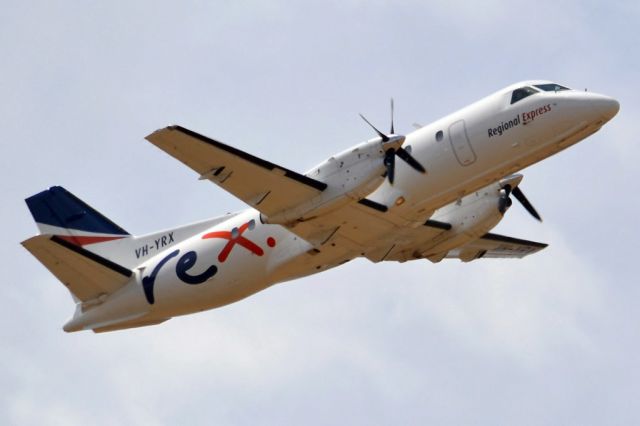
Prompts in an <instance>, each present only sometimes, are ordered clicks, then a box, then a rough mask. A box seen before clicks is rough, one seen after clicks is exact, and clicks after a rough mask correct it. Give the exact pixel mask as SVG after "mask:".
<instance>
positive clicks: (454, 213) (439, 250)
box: [421, 175, 522, 262]
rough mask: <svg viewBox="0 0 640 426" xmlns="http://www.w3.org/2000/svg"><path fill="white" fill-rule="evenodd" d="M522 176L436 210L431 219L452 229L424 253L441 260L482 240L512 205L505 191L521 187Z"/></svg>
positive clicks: (504, 180)
mask: <svg viewBox="0 0 640 426" xmlns="http://www.w3.org/2000/svg"><path fill="white" fill-rule="evenodd" d="M521 180H522V175H512V176H508V177H507V178H505V179H502V180H501V181H500V182H496V183H493V184H491V185H488V186H486V187H484V188H482V189H480V190H478V191H476V192H474V193H472V194H469V195H467V196H465V197H462V198H460V199H459V200H457V201H455V202H453V203H451V204H448V205H446V206H444V207H442V208H440V209H438V210H436V211H435V213H434V214H433V216H432V217H431V219H433V220H437V221H439V222H445V223H449V224H451V229H450V230H449V231H447V232H445V233H443V234H441V235H440V236H439V237H437V238H436V239H435V240H434V244H433V245H432V246H431V247H429V248H428V249H427V250H423V252H422V253H421V254H422V256H423V257H426V258H428V259H429V260H432V261H435V262H437V261H440V260H442V258H444V256H446V254H447V252H448V251H449V250H452V249H454V248H456V247H460V246H461V245H464V244H466V243H468V242H471V241H473V240H476V239H478V238H480V237H482V236H483V235H484V234H486V233H487V232H489V231H490V230H491V229H493V228H494V227H495V226H496V225H497V224H498V223H499V222H500V221H501V220H502V218H503V215H504V213H505V212H506V210H508V209H509V207H510V206H511V202H510V200H509V199H508V195H507V194H506V193H505V190H504V189H503V188H504V187H505V186H506V185H510V186H511V187H512V188H515V187H516V186H518V184H519V183H520V181H521Z"/></svg>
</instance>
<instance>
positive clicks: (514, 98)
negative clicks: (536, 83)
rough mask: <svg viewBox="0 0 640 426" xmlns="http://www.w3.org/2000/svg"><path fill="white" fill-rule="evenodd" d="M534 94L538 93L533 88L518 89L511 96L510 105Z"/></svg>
mask: <svg viewBox="0 0 640 426" xmlns="http://www.w3.org/2000/svg"><path fill="white" fill-rule="evenodd" d="M535 93H538V91H537V90H536V89H534V88H533V87H529V86H525V87H521V88H519V89H516V90H514V91H513V93H512V94H511V104H512V105H513V104H515V103H516V102H518V101H519V100H521V99H524V98H526V97H527V96H531V95H533V94H535Z"/></svg>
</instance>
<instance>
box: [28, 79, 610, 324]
mask: <svg viewBox="0 0 640 426" xmlns="http://www.w3.org/2000/svg"><path fill="white" fill-rule="evenodd" d="M618 109H619V105H618V102H617V101H615V100H614V99H612V98H609V97H606V96H602V95H597V94H593V93H587V92H580V91H574V90H570V89H566V88H565V87H562V86H559V85H556V84H555V83H552V82H549V81H526V82H522V83H518V84H514V85H512V86H509V87H507V88H505V89H502V90H500V91H498V92H496V93H494V94H492V95H490V96H488V97H486V98H484V99H482V100H480V101H478V102H476V103H474V104H471V105H469V106H468V107H466V108H464V109H462V110H460V111H457V112H455V113H453V114H451V115H449V116H447V117H444V118H442V119H440V120H438V121H436V122H434V123H432V124H430V125H428V126H424V127H421V128H419V129H418V130H416V131H414V132H412V133H410V134H408V135H406V136H402V135H395V134H393V126H392V131H391V134H390V135H385V134H383V133H380V132H378V133H379V137H377V138H374V139H371V140H369V141H367V142H364V143H361V144H359V145H356V146H354V147H352V148H350V149H348V150H345V151H344V152H342V153H340V154H337V155H335V156H333V157H331V158H330V159H328V160H327V161H324V162H322V163H321V164H319V165H318V166H316V167H314V168H312V169H311V170H309V171H308V172H307V173H306V174H305V175H302V174H298V173H296V172H294V171H291V170H288V169H286V168H284V167H280V166H277V165H275V164H272V163H269V162H268V161H265V160H262V159H259V158H257V157H254V156H252V155H250V154H247V153H245V152H242V151H239V150H237V149H235V148H232V147H229V146H227V145H224V144H222V143H220V142H218V141H215V140H213V139H209V138H206V137H204V136H202V135H199V134H197V133H195V132H192V131H190V130H187V129H184V128H182V127H179V126H172V127H168V128H165V129H161V130H158V131H157V132H154V133H153V134H151V135H149V136H148V137H147V139H148V140H149V141H150V142H151V143H153V144H154V145H156V146H158V147H159V148H161V149H163V150H164V151H166V152H167V153H168V154H169V155H172V156H174V157H175V158H177V159H178V160H180V161H182V162H183V163H184V164H186V165H187V166H189V167H190V168H192V169H194V170H195V171H196V172H197V173H198V175H199V176H200V178H201V179H207V180H210V181H211V182H213V183H215V184H217V185H219V186H221V187H222V188H223V189H225V190H227V191H229V192H231V193H232V194H234V195H236V196H237V197H239V198H240V199H242V200H244V201H245V202H246V203H247V204H249V205H250V206H251V208H249V209H248V210H245V211H243V212H240V213H237V214H233V215H228V216H223V217H219V218H214V219H210V220H207V221H203V222H200V223H196V224H192V225H187V226H183V227H179V228H176V229H172V230H167V231H161V232H158V233H154V234H150V235H146V236H138V237H137V236H132V235H129V234H128V233H126V231H124V230H122V229H121V228H119V227H117V225H115V224H113V223H111V222H110V221H108V219H106V218H104V217H103V216H102V215H100V214H99V213H97V212H95V211H93V210H92V209H91V208H90V207H89V206H87V205H86V204H84V203H83V202H82V201H79V200H77V199H76V198H75V197H73V196H72V195H66V194H67V193H66V191H64V190H63V189H61V188H58V189H56V191H55V194H54V193H53V192H51V193H47V191H44V192H43V193H41V194H38V195H36V196H34V197H31V198H30V199H27V203H28V204H29V207H30V209H31V211H32V214H33V215H34V218H35V219H36V221H37V222H38V226H39V227H40V232H41V234H40V235H38V236H36V237H33V238H30V239H28V240H26V241H24V242H23V245H24V246H25V247H26V248H27V249H28V250H29V251H31V253H33V254H34V256H36V257H37V258H38V259H39V260H40V261H41V262H42V263H43V264H44V265H45V266H46V267H47V268H48V269H49V270H51V272H52V273H54V275H56V277H58V278H59V279H60V280H61V281H62V282H63V283H64V284H65V285H67V287H68V288H69V290H70V291H71V293H72V295H73V296H74V300H75V302H76V311H75V314H74V316H73V317H72V318H71V319H70V320H69V322H68V323H67V324H66V325H65V326H64V330H65V331H78V330H88V329H90V330H94V331H96V332H103V331H112V330H119V329H125V328H131V327H139V326H145V325H152V324H158V323H160V322H163V321H165V320H167V319H170V318H172V317H174V316H179V315H185V314H190V313H194V312H199V311H203V310H207V309H212V308H216V307H219V306H223V305H226V304H229V303H233V302H235V301H238V300H241V299H243V298H245V297H247V296H250V295H251V294H254V293H256V292H258V291H261V290H263V289H265V288H267V287H269V286H271V285H273V284H275V283H279V282H283V281H287V280H292V279H295V278H299V277H302V276H305V275H310V274H313V273H317V272H321V271H324V270H326V269H329V268H332V267H335V266H338V265H340V264H342V263H345V262H347V261H349V260H351V259H353V258H356V257H366V258H368V259H369V260H371V261H373V262H379V261H400V262H404V261H407V260H413V259H428V260H430V261H432V262H439V261H440V260H442V259H444V258H458V259H461V260H462V261H465V262H468V261H472V260H475V259H478V258H482V257H487V258H488V257H503V258H509V257H517V258H521V257H523V256H526V255H528V254H531V253H535V252H537V251H539V250H541V249H543V248H544V247H546V245H545V244H541V243H536V242H532V241H525V240H519V239H515V238H511V237H505V236H500V235H496V234H491V233H489V231H490V230H491V229H492V228H493V227H494V226H496V225H497V224H498V222H500V220H501V219H502V218H503V216H504V213H505V212H506V211H507V209H508V208H509V206H510V205H511V198H510V196H511V195H513V196H515V197H516V198H517V199H518V200H520V201H521V202H523V203H524V204H525V205H526V207H527V209H528V210H529V211H530V212H531V213H532V214H534V215H537V213H536V212H535V210H534V209H533V207H532V206H530V205H529V203H528V201H527V200H526V198H525V197H524V195H523V194H522V192H521V191H520V189H519V188H518V185H519V184H520V181H521V180H522V176H521V175H518V174H515V175H514V174H513V173H515V172H517V171H518V170H521V169H523V168H525V167H527V166H529V165H531V164H533V163H535V162H537V161H540V160H542V159H544V158H547V157H549V156H551V155H553V154H555V153H557V152H559V151H561V150H563V149H565V148H567V147H569V146H571V145H573V144H575V143H577V142H579V141H581V140H582V139H584V138H585V137H587V136H589V135H591V134H592V133H594V132H596V131H597V130H599V129H600V127H601V126H602V125H603V124H604V123H606V122H607V121H609V120H610V119H611V118H613V117H614V116H615V114H616V113H617V112H618ZM400 151H404V152H400ZM409 157H410V158H409ZM412 162H413V163H414V164H412ZM389 163H393V164H391V165H390V164H389ZM415 163H418V164H415ZM418 166H423V167H424V169H426V170H423V171H425V172H424V173H421V172H420V171H421V170H420V169H421V167H418ZM391 180H393V183H392V182H391ZM48 191H53V188H52V189H51V190H48ZM56 194H57V195H56ZM60 194H62V195H60ZM55 197H58V198H55ZM71 197H73V200H75V201H73V200H72V201H71V204H69V205H72V207H69V206H68V205H67V204H64V203H67V198H68V199H69V200H71V199H72V198H71ZM54 198H55V199H54ZM61 198H62V201H64V203H62V204H60V203H61V201H59V200H60V199H61ZM36 201H37V203H41V204H37V205H36ZM74 203H75V204H74ZM42 206H44V207H42ZM59 206H63V207H59ZM64 206H66V207H64ZM60 209H61V210H60ZM65 209H66V210H65ZM69 209H71V210H69ZM69 212H72V213H74V214H72V215H70V214H69ZM85 219H86V221H85ZM89 219H91V221H93V222H91V221H89ZM74 221H76V222H77V223H81V222H82V221H85V222H82V224H83V225H82V227H80V226H79V225H78V227H75V226H76V225H74V223H76V222H74ZM78 221H80V222H78ZM96 221H97V222H96ZM44 222H47V223H44ZM94 222H95V223H97V224H98V225H95V223H94ZM94 226H97V228H96V229H99V230H102V231H103V232H94V231H93V228H92V227H94ZM78 228H79V229H78ZM110 229H115V231H110ZM120 231H121V232H120ZM114 232H115V233H114ZM74 236H79V237H84V238H85V239H84V240H83V239H82V238H79V239H73V238H72V237H74ZM110 237H113V238H111V240H109V238H110ZM92 238H93V239H92ZM100 238H102V239H103V240H100ZM83 241H84V242H85V243H83ZM87 241H88V242H87Z"/></svg>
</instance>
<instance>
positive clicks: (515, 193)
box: [511, 186, 542, 222]
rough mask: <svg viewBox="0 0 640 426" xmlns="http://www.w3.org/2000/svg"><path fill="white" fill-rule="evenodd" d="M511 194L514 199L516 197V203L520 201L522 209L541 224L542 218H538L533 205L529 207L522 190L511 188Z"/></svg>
mask: <svg viewBox="0 0 640 426" xmlns="http://www.w3.org/2000/svg"><path fill="white" fill-rule="evenodd" d="M511 193H512V194H513V196H514V197H516V199H517V200H518V201H520V204H522V207H524V208H525V209H526V210H527V211H528V212H529V214H530V215H531V216H533V217H535V218H536V219H538V220H539V221H540V222H542V218H541V217H540V215H539V214H538V212H537V211H536V209H535V208H534V207H533V205H531V203H530V202H529V200H527V197H525V196H524V192H522V190H521V189H520V188H519V187H517V186H516V187H515V188H513V190H512V191H511Z"/></svg>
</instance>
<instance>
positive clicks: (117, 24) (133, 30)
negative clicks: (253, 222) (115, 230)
mask: <svg viewBox="0 0 640 426" xmlns="http://www.w3.org/2000/svg"><path fill="white" fill-rule="evenodd" d="M227 3H229V4H227ZM639 26H640V5H639V3H638V2H637V1H620V2H614V3H611V2H593V1H592V2H584V1H560V2H557V1H553V2H552V1H546V0H543V1H538V2H531V1H526V2H518V1H501V0H490V1H485V2H482V5H479V4H478V5H469V3H468V2H461V1H444V0H439V1H433V2H420V1H408V2H386V1H357V0H352V1H348V0H347V1H340V2H337V1H325V2H293V1H291V2H288V1H274V2H267V1H264V2H262V1H260V2H258V1H238V2H219V4H217V5H216V4H215V3H214V2H203V1H191V2H189V1H187V2H179V3H177V2H176V3H169V2H157V1H153V2H152V1H113V2H98V1H84V2H63V1H42V2H29V1H26V2H2V12H1V13H0V54H1V55H2V63H3V66H2V73H1V74H0V75H1V77H2V78H0V95H1V98H0V99H2V101H1V102H0V124H1V125H2V126H1V129H2V132H3V135H2V140H3V142H2V143H3V147H4V151H5V152H4V154H3V155H2V156H0V170H1V173H2V179H1V180H0V182H1V183H0V185H1V186H0V188H1V189H2V194H3V196H4V201H3V203H2V209H1V210H0V217H1V218H2V222H3V223H5V226H6V227H7V230H6V231H5V234H6V235H5V237H4V239H3V243H2V244H0V258H1V259H2V263H1V264H0V265H1V266H2V269H3V271H4V274H5V279H4V280H2V281H3V284H2V286H0V300H2V302H1V303H2V305H0V306H1V309H0V321H1V323H2V326H1V327H0V338H1V339H2V341H3V344H2V346H1V349H0V361H1V362H0V365H2V367H0V391H1V392H0V394H1V396H0V423H1V424H3V425H4V424H20V425H30V424H33V425H36V424H37V425H41V424H60V425H68V424H88V423H90V424H97V425H111V424H151V425H155V424H176V423H181V424H184V423H188V424H216V425H224V424H230V425H235V424H247V425H254V424H283V423H292V424H424V423H433V424H487V425H496V424H505V425H511V424H525V425H526V424H580V425H585V424H633V423H638V422H639V421H640V409H639V408H638V405H637V395H638V394H640V385H638V382H639V381H640V365H639V362H638V357H637V356H636V354H637V353H638V351H640V332H639V331H638V324H639V323H640V314H639V313H638V310H637V303H638V300H639V298H640V290H639V289H638V285H637V284H638V278H637V271H636V268H635V264H636V263H637V260H636V252H637V249H636V245H637V238H638V235H639V232H638V225H637V217H638V212H639V210H640V202H639V201H638V197H637V195H636V193H637V189H636V183H637V182H638V180H639V178H640V176H639V173H638V169H637V168H638V166H637V164H638V158H640V155H639V154H640V149H639V148H638V141H637V137H636V134H637V117H638V116H639V113H640V103H639V102H638V100H637V97H638V92H639V90H638V89H639V88H640V84H638V76H639V75H640V56H639V54H638V41H639V40H638V28H639ZM530 78H541V79H551V80H555V81H558V82H559V83H561V84H565V85H568V86H571V87H575V88H579V89H583V88H585V87H586V88H588V89H589V90H591V91H595V92H600V93H605V94H608V95H611V96H613V97H615V98H617V99H618V100H619V101H620V103H621V111H620V113H619V115H618V116H617V117H616V118H615V119H614V120H613V121H612V122H611V123H609V124H608V125H606V126H605V127H604V128H603V129H602V131H601V132H599V133H597V134H596V135H594V136H593V137H591V138H589V139H588V140H587V141H585V142H583V143H582V144H580V145H578V146H575V147H573V148H571V149H570V150H568V151H566V152H564V153H561V154H559V155H558V156H556V157H554V158H551V159H548V160H546V161H545V162H543V163H540V164H537V165H534V166H532V167H530V168H529V169H527V170H525V172H524V174H525V178H524V181H523V184H522V187H523V189H524V190H525V191H526V193H527V195H528V196H529V198H530V199H531V200H532V201H533V203H534V204H535V206H536V207H537V208H538V210H539V211H540V212H541V213H542V215H543V217H544V219H545V221H544V223H543V224H538V223H536V222H535V221H534V220H531V219H530V218H529V217H528V216H527V215H526V213H525V212H524V211H523V210H522V209H520V208H519V207H514V208H513V209H511V210H510V211H509V213H508V214H507V216H506V218H505V220H504V221H503V223H501V224H500V225H499V226H498V227H497V228H496V232H500V233H505V234H509V235H513V236H517V237H523V238H529V239H535V240H540V241H544V242H547V243H549V244H550V247H549V248H548V249H546V250H545V251H543V252H541V253H540V254H538V255H536V256H532V257H529V258H527V259H526V260H522V261H490V260H487V261H481V262H474V263H471V264H462V263H460V262H457V261H454V262H443V263H441V264H438V265H433V264H431V263H429V262H426V261H424V262H413V263H407V264H403V265H400V264H377V265H374V264H372V263H369V262H368V261H365V260H360V261H354V262H351V263H349V264H347V265H345V266H343V267H340V268H337V269H334V270H331V271H329V272H326V273H324V274H321V275H317V276H313V277H309V278H306V279H302V280H298V281H294V282H292V283H289V284H283V285H280V286H275V287H273V288H271V289H268V290H266V291H264V292H262V293H259V294H257V295H255V296H253V297H251V298H249V299H247V300H244V301H242V302H239V303H236V304H233V305H230V306H228V307H225V308H222V309H218V310H214V311H209V312H206V313H202V314H198V315H194V316H191V317H184V318H176V319H173V320H171V321H169V322H167V323H165V324H163V325H161V326H157V327H151V328H145V329H139V330H130V331H124V332H117V333H111V334H102V335H94V334H93V333H89V332H83V333H75V334H66V333H64V332H63V331H62V330H61V326H62V324H63V323H64V322H65V321H66V319H67V318H68V317H69V316H70V315H71V314H72V312H73V305H72V302H71V299H70V297H69V296H68V294H67V293H66V290H65V289H64V288H63V286H62V285H61V284H60V283H59V282H57V281H56V280H55V278H54V277H53V276H52V275H50V274H49V273H48V272H47V271H46V270H45V269H44V268H43V267H42V266H41V265H40V264H39V263H38V262H37V261H36V260H35V259H34V258H32V257H31V256H30V255H29V253H28V252H27V251H26V250H24V249H23V248H22V247H21V246H20V245H19V242H20V241H22V240H24V239H26V238H28V237H29V236H31V235H34V234H35V233H36V232H37V229H36V226H35V225H34V224H33V222H32V220H31V217H30V215H29V213H28V210H27V209H26V206H25V205H24V202H23V199H24V198H25V197H27V196H29V195H31V194H33V193H35V192H38V191H40V190H42V189H44V188H46V187H48V186H51V185H54V184H58V185H63V186H65V187H67V188H68V189H69V190H71V191H73V192H74V193H76V194H77V195H79V196H80V197H81V198H83V199H84V200H85V201H87V202H88V203H90V204H92V205H93V206H94V207H96V208H97V209H99V210H100V211H102V212H103V213H104V214H106V215H107V216H109V217H110V218H111V219H113V220H114V221H115V222H116V223H118V224H119V225H121V226H123V227H124V228H125V229H127V230H128V231H130V232H133V233H145V232H150V231H153V230H156V229H160V228H167V227H171V226H174V225H177V224H181V223H185V222H189V221H195V220H200V219H204V218H206V217H210V216H214V215H217V214H220V213H224V212H226V211H234V210H238V209H241V208H243V204H242V203H241V202H240V201H238V200H236V199H234V198H233V197H232V196H230V195H228V194H225V193H224V192H223V191H222V190H221V189H219V188H217V187H215V186H213V185H211V184H209V183H207V182H201V181H198V180H197V178H196V176H195V175H194V174H193V172H192V171H190V170H188V169H186V168H185V167H184V166H182V165H181V164H179V163H178V162H176V161H175V160H173V159H172V158H170V157H168V156H167V155H166V154H164V153H163V152H161V151H159V150H158V149H156V148H155V147H153V146H152V145H151V144H149V143H147V142H146V141H145V140H144V139H143V138H144V136H145V135H147V134H148V133H150V132H152V131H153V130H155V129H157V128H160V127H164V126H166V125H169V124H174V123H175V124H181V125H183V126H185V127H189V128H192V129H193V130H196V131H199V132H201V133H203V134H206V135H209V136H211V137H215V138H217V139H220V140H222V141H225V142H227V143H229V144H232V145H234V146H237V147H238V148H240V149H243V150H246V151H249V152H251V153H253V154H255V155H258V156H261V157H264V158H266V159H268V160H270V161H273V162H276V163H280V164H282V165H284V166H287V167H289V168H292V169H295V170H298V171H304V170H306V169H307V168H309V167H310V166H312V165H313V164H315V163H317V162H319V161H321V160H323V159H324V158H326V157H328V156H330V155H332V154H333V153H336V152H338V151H341V150H343V149H345V148H347V147H348V146H350V145H353V144H355V143H358V142H360V141H362V140H364V139H367V138H369V137H371V136H372V134H371V130H370V129H369V128H368V127H367V126H366V125H365V124H364V123H362V121H361V120H360V119H359V117H358V116H357V113H358V112H363V113H365V114H366V115H367V117H369V118H370V119H371V120H372V121H373V122H374V123H375V124H377V125H380V127H386V125H387V121H388V99H389V97H390V96H393V97H394V98H395V100H396V125H397V129H398V130H399V131H403V132H408V131H410V130H411V123H413V122H419V123H428V122H430V121H432V120H435V119H437V118H439V117H441V116H444V115H446V114H448V113H450V112H452V111H454V110H456V109H458V108H461V107H463V106H464V105H466V104H468V103H471V102H473V101H475V100H477V99H479V98H480V97H483V96H485V95H487V94H489V93H491V92H493V91H495V90H497V89H499V88H501V87H503V86H506V85H508V84H511V83H514V82H516V81H520V80H525V79H530Z"/></svg>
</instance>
